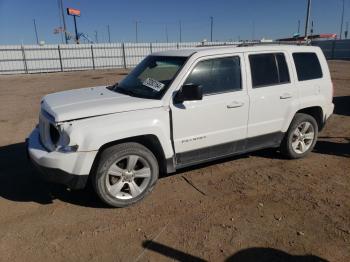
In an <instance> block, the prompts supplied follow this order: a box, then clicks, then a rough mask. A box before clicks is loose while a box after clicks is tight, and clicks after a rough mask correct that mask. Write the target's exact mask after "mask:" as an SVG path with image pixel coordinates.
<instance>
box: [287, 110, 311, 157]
mask: <svg viewBox="0 0 350 262" xmlns="http://www.w3.org/2000/svg"><path fill="white" fill-rule="evenodd" d="M317 136H318V125H317V122H316V120H315V118H313V117H312V116H310V115H307V114H303V113H297V114H296V115H295V117H294V119H293V121H292V123H291V124H290V126H289V128H288V131H287V133H286V134H285V136H284V138H283V140H282V143H281V153H282V154H283V155H284V156H286V157H287V158H290V159H297V158H302V157H305V156H306V155H307V154H309V153H310V152H311V151H312V150H313V148H314V146H315V144H316V141H317Z"/></svg>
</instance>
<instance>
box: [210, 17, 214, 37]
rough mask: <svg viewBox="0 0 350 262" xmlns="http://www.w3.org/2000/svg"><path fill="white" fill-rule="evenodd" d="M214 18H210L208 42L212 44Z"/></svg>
mask: <svg viewBox="0 0 350 262" xmlns="http://www.w3.org/2000/svg"><path fill="white" fill-rule="evenodd" d="M213 20H214V17H212V16H211V17H210V42H213V23H214V21H213Z"/></svg>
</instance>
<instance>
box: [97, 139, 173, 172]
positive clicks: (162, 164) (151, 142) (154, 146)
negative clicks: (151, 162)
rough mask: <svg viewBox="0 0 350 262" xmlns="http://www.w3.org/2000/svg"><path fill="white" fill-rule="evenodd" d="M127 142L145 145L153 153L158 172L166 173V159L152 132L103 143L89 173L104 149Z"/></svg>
mask: <svg viewBox="0 0 350 262" xmlns="http://www.w3.org/2000/svg"><path fill="white" fill-rule="evenodd" d="M128 142H134V143H139V144H141V145H143V146H144V147H146V148H147V149H149V150H150V151H151V152H152V153H153V154H154V156H155V157H156V159H157V161H158V164H159V171H160V174H166V173H167V170H168V167H167V160H166V157H165V154H164V150H163V148H162V145H161V143H160V141H159V139H158V137H157V136H156V135H153V134H147V135H140V136H133V137H128V138H123V139H119V140H114V141H110V142H108V143H105V144H103V145H102V146H101V147H100V148H99V149H98V153H97V155H96V157H95V159H94V162H93V164H92V167H91V171H90V175H91V174H92V173H93V172H94V171H95V170H96V168H97V165H98V162H99V160H100V157H101V154H102V152H103V151H104V150H105V149H107V148H109V147H111V146H114V145H118V144H123V143H128Z"/></svg>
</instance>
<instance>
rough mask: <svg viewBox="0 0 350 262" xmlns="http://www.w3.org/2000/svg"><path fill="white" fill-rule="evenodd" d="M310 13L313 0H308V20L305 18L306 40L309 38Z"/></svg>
mask: <svg viewBox="0 0 350 262" xmlns="http://www.w3.org/2000/svg"><path fill="white" fill-rule="evenodd" d="M310 13H311V0H308V1H307V10H306V20H305V40H307V39H308V30H309V19H310Z"/></svg>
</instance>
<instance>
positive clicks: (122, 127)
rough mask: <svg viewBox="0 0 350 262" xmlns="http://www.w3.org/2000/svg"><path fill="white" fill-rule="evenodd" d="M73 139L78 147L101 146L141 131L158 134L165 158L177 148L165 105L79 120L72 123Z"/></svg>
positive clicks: (139, 134) (91, 148) (80, 149)
mask: <svg viewBox="0 0 350 262" xmlns="http://www.w3.org/2000/svg"><path fill="white" fill-rule="evenodd" d="M72 124H73V126H74V128H73V131H72V133H71V135H70V137H71V141H74V143H76V144H77V145H78V146H79V151H93V150H99V149H100V148H101V147H102V146H103V145H105V144H107V143H110V142H114V141H117V140H121V139H126V138H130V137H135V136H142V135H154V136H156V137H157V138H158V140H159V142H160V144H161V146H162V148H163V151H164V155H165V157H166V158H171V157H172V156H173V155H174V151H173V148H172V144H171V138H170V117H169V112H168V111H167V110H166V108H163V107H161V108H152V109H145V110H142V111H141V110H135V111H129V112H123V113H116V114H110V115H105V116H99V117H92V118H88V119H83V120H77V121H74V122H73V123H72Z"/></svg>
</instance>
